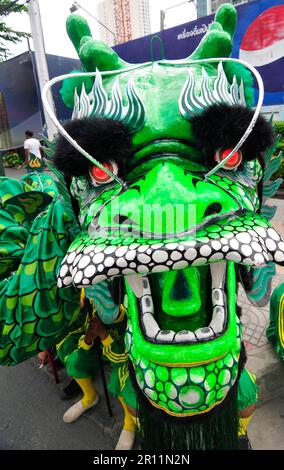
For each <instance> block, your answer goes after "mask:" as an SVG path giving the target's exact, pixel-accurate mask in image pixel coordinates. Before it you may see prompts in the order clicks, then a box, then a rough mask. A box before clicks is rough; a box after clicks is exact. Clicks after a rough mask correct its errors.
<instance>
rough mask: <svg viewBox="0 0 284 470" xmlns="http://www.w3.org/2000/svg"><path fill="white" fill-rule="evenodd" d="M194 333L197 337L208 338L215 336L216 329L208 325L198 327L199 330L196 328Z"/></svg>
mask: <svg viewBox="0 0 284 470" xmlns="http://www.w3.org/2000/svg"><path fill="white" fill-rule="evenodd" d="M194 334H195V336H196V337H197V339H208V338H213V337H214V331H213V330H212V329H211V328H209V327H208V326H204V327H203V328H198V330H196V331H195V332H194Z"/></svg>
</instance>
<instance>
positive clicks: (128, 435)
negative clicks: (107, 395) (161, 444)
mask: <svg viewBox="0 0 284 470" xmlns="http://www.w3.org/2000/svg"><path fill="white" fill-rule="evenodd" d="M117 398H118V399H119V401H120V403H121V406H122V408H123V410H124V421H123V428H122V432H121V434H120V437H119V440H118V442H117V444H116V447H115V450H131V449H132V447H133V445H134V441H135V434H136V430H137V427H138V419H137V418H136V410H135V409H134V408H132V407H131V406H129V405H127V404H126V402H125V400H124V399H123V397H122V396H118V397H117Z"/></svg>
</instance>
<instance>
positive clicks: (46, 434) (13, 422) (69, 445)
mask: <svg viewBox="0 0 284 470" xmlns="http://www.w3.org/2000/svg"><path fill="white" fill-rule="evenodd" d="M0 390H1V399H0V416H1V419H0V449H13V450H27V449H28V450H56V449H57V450H62V449H64V450H76V449H77V450H105V449H113V447H114V442H113V440H112V437H111V436H110V435H104V433H103V432H102V429H100V428H99V427H98V426H97V425H96V424H95V423H94V422H93V421H90V420H89V419H88V418H87V417H84V418H81V419H79V420H78V421H77V422H76V423H73V424H65V423H64V422H63V420H62V416H63V414H64V412H65V411H66V409H67V408H68V406H70V404H69V402H63V401H61V400H60V399H59V397H58V395H57V392H56V386H55V385H54V384H53V383H52V382H51V381H50V380H49V378H48V376H47V375H46V374H43V373H41V371H39V370H38V369H36V368H35V366H34V364H33V363H32V362H30V361H28V362H24V363H22V364H19V365H18V366H16V367H1V370H0ZM98 406H100V405H98ZM92 413H95V410H93V411H92Z"/></svg>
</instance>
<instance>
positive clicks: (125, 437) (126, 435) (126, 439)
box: [115, 429, 135, 450]
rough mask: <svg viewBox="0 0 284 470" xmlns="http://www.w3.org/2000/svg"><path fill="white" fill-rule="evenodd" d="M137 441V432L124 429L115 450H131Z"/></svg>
mask: <svg viewBox="0 0 284 470" xmlns="http://www.w3.org/2000/svg"><path fill="white" fill-rule="evenodd" d="M134 441H135V432H133V431H127V430H126V429H123V430H122V431H121V434H120V436H119V439H118V443H117V444H116V448H115V450H131V449H132V447H133V444H134Z"/></svg>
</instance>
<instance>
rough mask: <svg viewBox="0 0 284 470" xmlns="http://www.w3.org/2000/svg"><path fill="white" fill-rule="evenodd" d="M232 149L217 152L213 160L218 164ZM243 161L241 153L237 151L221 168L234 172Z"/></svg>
mask: <svg viewBox="0 0 284 470" xmlns="http://www.w3.org/2000/svg"><path fill="white" fill-rule="evenodd" d="M232 150H233V149H232V148H230V149H226V150H218V151H217V152H216V154H215V160H216V161H217V162H218V163H220V162H222V161H223V160H225V158H226V157H227V156H228V155H229V153H231V151H232ZM242 159H243V156H242V152H241V151H240V150H238V151H237V152H235V153H233V155H232V156H231V157H230V158H229V160H228V161H227V162H226V163H225V165H224V166H223V168H224V170H234V169H236V168H238V166H239V165H240V163H241V161H242Z"/></svg>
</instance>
